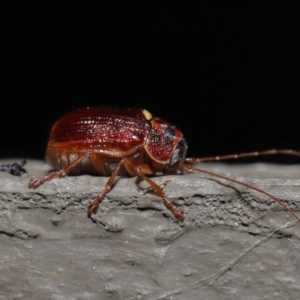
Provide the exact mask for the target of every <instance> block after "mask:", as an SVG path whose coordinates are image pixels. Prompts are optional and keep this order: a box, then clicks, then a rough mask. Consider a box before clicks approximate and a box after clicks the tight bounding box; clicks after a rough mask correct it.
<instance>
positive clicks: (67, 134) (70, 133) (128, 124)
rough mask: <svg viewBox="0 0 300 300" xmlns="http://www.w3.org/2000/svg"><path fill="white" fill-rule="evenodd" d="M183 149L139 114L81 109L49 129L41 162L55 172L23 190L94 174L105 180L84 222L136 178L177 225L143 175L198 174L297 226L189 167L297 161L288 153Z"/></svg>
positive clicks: (179, 215) (167, 129)
mask: <svg viewBox="0 0 300 300" xmlns="http://www.w3.org/2000/svg"><path fill="white" fill-rule="evenodd" d="M186 152H187V143H186V141H185V139H184V137H183V134H182V132H181V131H180V130H179V129H177V128H176V127H175V126H172V125H171V124H169V123H168V122H166V121H163V120H161V119H160V118H157V117H152V115H151V113H149V112H148V111H147V110H145V109H138V108H114V107H86V108H80V109H76V110H74V111H71V112H69V113H67V114H66V115H64V116H63V117H62V118H60V119H59V120H58V121H57V122H56V123H55V124H54V125H53V127H52V129H51V133H50V137H49V140H48V144H47V149H46V160H47V162H48V164H49V165H50V166H52V167H53V168H54V169H56V170H60V171H57V172H52V173H49V174H47V175H46V176H44V177H39V178H32V179H31V180H30V181H29V183H28V186H29V187H30V188H37V187H39V186H40V185H41V184H43V183H44V182H46V181H50V180H52V179H55V178H60V177H64V176H66V175H67V174H68V173H69V172H73V173H75V174H76V173H84V174H89V173H98V174H99V175H103V176H110V177H109V179H108V181H107V183H106V185H105V187H104V189H103V191H102V192H101V193H100V194H99V195H98V196H97V197H96V199H95V200H94V201H93V202H92V203H91V204H90V205H89V206H88V210H87V213H88V216H90V215H91V214H96V213H97V210H98V207H99V205H100V203H101V202H102V200H103V199H104V197H105V195H106V194H107V193H108V192H109V191H110V190H111V188H112V185H113V183H114V180H115V178H116V176H117V175H123V174H127V175H129V176H139V177H141V178H142V179H143V180H145V181H147V182H148V183H149V185H150V186H151V187H152V188H153V189H154V191H155V192H156V194H157V195H158V196H159V197H161V198H162V199H163V202H164V204H165V206H166V208H167V209H169V210H170V211H171V212H172V214H173V215H174V217H175V218H176V219H177V220H181V221H183V220H184V211H183V209H182V208H180V207H177V206H176V205H174V204H173V203H172V202H171V201H170V199H169V198H168V197H167V195H166V194H165V192H164V191H163V189H162V188H161V187H160V186H159V185H157V184H156V183H155V182H154V181H152V180H151V179H150V178H149V177H148V175H154V174H155V173H158V172H160V173H163V174H177V173H179V172H184V171H198V172H202V173H205V174H208V175H211V176H215V177H218V178H221V179H224V180H227V181H231V182H234V183H237V184H240V185H243V186H245V187H247V188H249V189H252V190H255V191H257V192H259V193H261V194H264V195H266V196H268V197H270V198H272V199H273V200H274V201H276V202H277V203H278V204H279V205H281V206H282V207H283V208H284V209H285V210H287V211H288V212H289V213H290V214H291V215H292V216H293V217H294V218H295V219H297V220H298V221H299V222H300V218H299V217H298V216H297V215H296V214H295V213H294V212H293V211H292V210H291V209H290V208H288V207H287V206H286V205H285V204H284V203H282V202H281V201H280V200H279V199H277V198H276V197H274V196H273V195H271V194H269V193H267V192H265V191H263V190H261V189H258V188H256V187H254V186H251V185H248V184H246V183H244V182H241V181H238V180H235V179H232V178H228V177H225V176H222V175H219V174H215V173H213V172H210V171H206V170H203V169H199V168H195V167H194V166H193V164H195V163H200V162H204V161H220V160H228V159H238V158H242V157H251V156H261V155H274V154H287V155H295V156H300V152H299V151H294V150H285V149H284V150H277V149H273V150H267V151H260V152H250V153H242V154H234V155H224V156H216V157H206V158H186Z"/></svg>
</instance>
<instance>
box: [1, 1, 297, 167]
mask: <svg viewBox="0 0 300 300" xmlns="http://www.w3.org/2000/svg"><path fill="white" fill-rule="evenodd" d="M238 3H239V2H238ZM282 3H283V2H282ZM296 3H297V2H296V1H289V2H288V4H286V5H284V6H282V5H279V4H276V3H273V2H272V3H269V4H268V5H266V6H264V5H263V4H253V3H252V1H248V2H243V4H235V5H234V4H229V3H227V1H226V2H223V3H222V4H220V3H218V2H214V3H213V2H211V1H208V2H203V1H195V2H186V1H184V2H183V1H182V3H180V4H178V3H177V4H176V3H175V2H173V1H151V2H144V1H136V2H134V3H133V2H128V1H122V2H110V5H111V6H107V5H106V4H105V5H104V4H100V2H99V1H63V2H62V1H40V3H39V4H35V5H33V4H28V3H23V4H18V5H15V6H14V5H13V4H11V5H10V7H7V8H5V9H4V10H3V11H4V12H5V14H6V19H5V27H4V29H5V32H6V37H5V38H4V40H3V44H2V48H3V49H4V50H5V51H4V52H5V54H4V55H3V56H2V60H3V62H4V67H3V68H2V71H3V75H4V76H2V78H3V77H5V79H4V80H3V79H2V88H1V90H2V92H1V94H2V95H1V103H2V105H1V107H2V108H1V120H0V122H1V124H0V125H1V126H0V128H1V130H0V145H1V146H0V157H2V158H4V157H7V158H9V157H20V158H22V157H25V158H43V157H44V151H45V147H46V143H47V138H48V134H49V131H50V128H51V125H52V124H53V122H54V121H55V120H56V119H57V118H59V117H60V116H62V115H63V114H64V113H66V112H67V111H69V110H71V109H74V108H77V107H83V106H95V105H100V106H101V105H103V106H127V107H141V108H146V109H147V110H149V111H150V112H151V113H152V114H153V115H155V116H159V117H161V118H162V119H165V120H167V121H169V122H170V123H172V124H174V125H176V126H177V127H178V128H179V129H180V130H181V131H182V132H183V133H184V135H185V137H186V139H187V141H188V144H189V152H188V154H189V156H196V157H203V156H210V155H220V154H229V153H236V152H244V151H254V150H263V149H269V148H294V149H300V141H299V140H298V138H299V130H300V127H299V125H300V124H299V123H300V122H299V108H298V103H299V97H300V88H299V67H298V60H299V58H298V57H299V55H300V54H299V53H300V52H299V47H298V46H297V44H298V43H299V31H298V29H297V28H298V13H297V12H298V11H297V9H296V7H297V6H296ZM276 161H281V159H279V160H278V159H276ZM293 161H294V160H293ZM295 161H299V159H298V160H295Z"/></svg>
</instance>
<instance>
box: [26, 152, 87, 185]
mask: <svg viewBox="0 0 300 300" xmlns="http://www.w3.org/2000/svg"><path fill="white" fill-rule="evenodd" d="M87 156H89V154H84V155H82V156H80V157H79V158H78V159H76V160H75V161H73V162H72V163H71V164H69V165H68V166H67V167H65V168H64V169H62V170H60V171H58V172H52V173H49V174H47V175H46V176H43V177H37V178H32V179H31V180H30V181H29V182H28V187H29V188H31V189H36V188H38V187H39V186H40V185H42V184H43V183H45V182H46V181H50V180H52V179H56V178H61V177H65V176H66V175H67V174H68V173H69V172H71V171H72V169H73V168H74V167H75V166H77V165H78V164H79V163H80V162H81V161H82V160H83V159H84V158H85V157H87Z"/></svg>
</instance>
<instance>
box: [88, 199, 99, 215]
mask: <svg viewBox="0 0 300 300" xmlns="http://www.w3.org/2000/svg"><path fill="white" fill-rule="evenodd" d="M98 206H99V205H98V204H95V203H94V202H92V203H91V204H90V205H89V207H88V210H87V213H88V216H89V217H90V216H91V215H92V214H93V215H95V214H96V213H97V211H98Z"/></svg>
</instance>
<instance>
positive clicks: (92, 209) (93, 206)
mask: <svg viewBox="0 0 300 300" xmlns="http://www.w3.org/2000/svg"><path fill="white" fill-rule="evenodd" d="M125 160H126V159H122V160H121V161H120V162H119V163H118V165H117V167H116V168H115V169H114V171H113V173H112V174H111V176H110V178H109V179H108V181H107V183H106V185H105V187H104V189H103V191H102V192H101V194H100V195H98V196H97V198H96V199H95V200H94V201H93V202H92V203H91V204H90V205H89V207H88V210H87V214H88V216H89V217H90V216H91V214H96V213H97V211H98V207H99V205H100V203H101V202H102V201H103V199H104V197H105V195H106V194H107V193H108V192H109V191H110V190H111V187H112V185H113V183H114V181H115V178H116V176H117V175H118V172H119V170H120V167H121V166H122V165H123V163H124V161H125Z"/></svg>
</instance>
